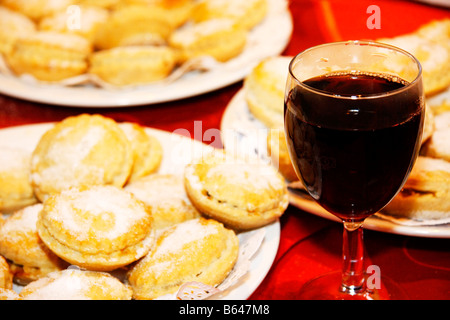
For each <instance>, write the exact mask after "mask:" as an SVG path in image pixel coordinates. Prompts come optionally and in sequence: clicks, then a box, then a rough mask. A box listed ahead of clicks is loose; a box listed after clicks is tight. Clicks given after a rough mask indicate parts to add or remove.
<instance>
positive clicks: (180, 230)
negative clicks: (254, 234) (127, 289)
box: [127, 218, 239, 300]
mask: <svg viewBox="0 0 450 320" xmlns="http://www.w3.org/2000/svg"><path fill="white" fill-rule="evenodd" d="M238 252H239V239H238V238H237V236H236V234H235V233H234V231H233V230H230V229H226V228H225V227H224V226H223V225H222V224H221V223H219V222H217V221H215V220H208V219H204V218H199V219H193V220H188V221H185V222H183V223H180V224H177V225H175V226H172V227H170V228H168V229H166V230H165V231H164V232H163V233H162V234H161V235H160V236H159V238H158V240H157V245H156V248H155V249H154V250H152V251H151V252H150V253H149V254H148V255H147V256H146V257H145V258H143V259H142V260H141V261H139V262H138V263H137V264H136V265H135V266H134V267H133V268H132V269H131V270H130V271H129V273H128V275H127V280H128V282H129V283H130V285H131V286H132V288H133V297H134V298H135V299H139V300H144V299H146V300H148V299H155V298H157V297H160V296H163V295H166V294H172V293H175V292H176V291H177V290H178V289H179V288H180V286H181V285H183V284H184V283H186V282H190V281H198V282H201V283H204V284H207V285H211V286H216V285H219V284H220V283H221V282H222V281H223V280H224V279H225V278H226V276H227V275H228V273H229V272H230V271H231V270H232V268H233V266H234V264H235V263H236V260H237V257H238Z"/></svg>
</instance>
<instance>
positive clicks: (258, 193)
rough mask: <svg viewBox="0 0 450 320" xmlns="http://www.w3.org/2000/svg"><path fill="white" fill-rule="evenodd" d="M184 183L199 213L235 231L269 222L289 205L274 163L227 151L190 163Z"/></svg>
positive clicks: (285, 187)
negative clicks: (241, 156)
mask: <svg viewBox="0 0 450 320" xmlns="http://www.w3.org/2000/svg"><path fill="white" fill-rule="evenodd" d="M184 182H185V188H186V192H187V194H188V196H189V198H190V199H191V202H192V203H193V204H194V205H195V207H196V208H197V209H198V210H199V211H200V212H202V213H203V214H205V215H206V216H209V217H211V218H213V219H216V220H218V221H220V222H222V223H224V224H225V225H226V226H228V227H231V228H233V229H236V230H247V229H253V228H258V227H262V226H264V225H267V224H269V223H271V222H273V221H275V220H277V219H278V218H279V217H280V216H281V215H282V214H283V213H284V211H285V210H286V208H287V206H288V204H289V200H288V193H287V186H286V183H285V180H284V178H283V177H282V176H281V174H279V173H278V172H277V170H276V169H275V168H274V167H273V166H271V165H269V164H267V163H263V162H261V161H259V160H256V159H255V160H254V161H248V160H245V159H238V158H236V157H233V156H231V155H227V154H226V153H224V152H214V153H211V154H209V155H205V156H204V157H203V158H202V159H199V160H197V161H194V162H192V163H191V164H189V165H187V166H186V169H185V176H184Z"/></svg>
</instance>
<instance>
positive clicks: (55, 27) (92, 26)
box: [39, 6, 109, 42]
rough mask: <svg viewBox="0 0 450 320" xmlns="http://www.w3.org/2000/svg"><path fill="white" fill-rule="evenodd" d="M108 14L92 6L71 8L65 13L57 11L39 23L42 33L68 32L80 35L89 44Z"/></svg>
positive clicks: (106, 11) (104, 10) (106, 19)
mask: <svg viewBox="0 0 450 320" xmlns="http://www.w3.org/2000/svg"><path fill="white" fill-rule="evenodd" d="M108 18H109V12H108V10H106V9H102V8H99V7H94V6H72V7H71V8H70V9H68V10H67V11H58V12H56V13H54V14H52V15H49V16H46V17H44V18H43V19H42V20H40V21H39V29H40V30H43V31H56V32H68V33H75V34H78V35H81V36H83V37H85V38H87V39H88V40H90V41H91V42H93V41H94V37H95V34H96V32H97V29H98V28H99V26H101V25H103V24H105V23H107V21H108Z"/></svg>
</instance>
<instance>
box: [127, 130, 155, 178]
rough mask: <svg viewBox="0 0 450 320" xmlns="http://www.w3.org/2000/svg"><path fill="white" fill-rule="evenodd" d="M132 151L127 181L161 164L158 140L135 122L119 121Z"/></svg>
mask: <svg viewBox="0 0 450 320" xmlns="http://www.w3.org/2000/svg"><path fill="white" fill-rule="evenodd" d="M119 127H120V129H122V130H123V132H124V133H125V135H126V136H127V138H128V140H129V141H130V144H131V149H132V150H133V153H134V160H133V167H132V168H131V174H130V177H129V178H128V181H127V183H130V182H133V181H135V180H136V179H139V178H141V177H143V176H146V175H149V174H151V173H153V172H155V171H156V170H157V169H158V168H159V165H160V164H161V161H162V157H163V149H162V146H161V143H160V142H159V140H158V139H157V138H155V137H153V136H151V135H149V134H147V132H145V129H144V128H143V127H142V126H140V125H139V124H137V123H131V122H123V123H119Z"/></svg>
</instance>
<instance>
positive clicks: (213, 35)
mask: <svg viewBox="0 0 450 320" xmlns="http://www.w3.org/2000/svg"><path fill="white" fill-rule="evenodd" d="M168 43H169V45H170V46H171V47H173V48H176V49H177V50H179V51H180V54H181V60H182V61H187V60H190V59H194V58H197V57H202V56H208V57H213V58H214V59H216V60H217V61H219V62H225V61H228V60H230V59H232V58H234V57H236V56H238V55H239V54H240V53H242V51H243V50H244V48H245V45H246V43H247V32H246V31H245V30H244V29H243V28H242V27H239V26H238V25H237V24H235V22H234V21H233V20H231V19H211V20H207V21H202V22H199V23H196V24H188V25H184V26H183V27H181V28H178V29H177V30H175V31H174V32H173V33H172V34H171V36H170V38H169V40H168Z"/></svg>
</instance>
